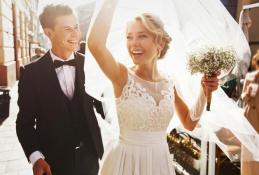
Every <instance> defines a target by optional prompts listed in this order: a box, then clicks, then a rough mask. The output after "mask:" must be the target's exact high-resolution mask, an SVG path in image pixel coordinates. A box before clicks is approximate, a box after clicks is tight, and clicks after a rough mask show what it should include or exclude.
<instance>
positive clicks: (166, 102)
mask: <svg viewBox="0 0 259 175" xmlns="http://www.w3.org/2000/svg"><path fill="white" fill-rule="evenodd" d="M134 76H135V75H132V74H131V73H129V74H128V80H127V83H126V85H125V86H124V88H123V91H122V94H121V96H120V97H119V98H117V99H116V106H117V113H118V118H119V124H120V127H121V128H127V129H130V130H135V131H163V130H166V128H167V126H168V124H169V122H170V120H171V118H172V116H173V106H174V105H173V103H174V95H173V94H174V93H173V82H172V81H171V80H170V79H168V81H167V82H158V85H157V83H155V84H154V85H155V86H157V88H156V93H159V96H160V97H161V98H160V99H159V100H158V102H156V100H155V98H154V97H153V96H152V95H151V94H150V93H149V92H148V90H149V89H148V87H147V86H144V85H143V82H141V81H140V80H139V79H136V77H134ZM156 95H158V94H156Z"/></svg>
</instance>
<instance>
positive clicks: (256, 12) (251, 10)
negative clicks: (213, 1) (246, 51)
mask: <svg viewBox="0 0 259 175" xmlns="http://www.w3.org/2000/svg"><path fill="white" fill-rule="evenodd" d="M221 2H222V3H223V4H224V5H225V7H226V8H227V10H228V11H229V12H230V14H231V15H232V16H233V18H235V19H236V21H237V22H238V23H239V22H240V15H241V12H242V10H247V11H248V12H247V14H246V15H248V16H246V17H245V18H246V20H247V18H249V20H251V21H250V22H249V23H250V24H249V28H248V37H247V38H248V41H249V45H250V48H251V52H252V55H253V54H254V53H255V52H256V50H257V49H259V0H221Z"/></svg>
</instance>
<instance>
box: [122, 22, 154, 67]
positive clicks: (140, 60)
mask: <svg viewBox="0 0 259 175" xmlns="http://www.w3.org/2000/svg"><path fill="white" fill-rule="evenodd" d="M127 48H128V52H129V54H130V56H131V58H132V60H133V62H134V64H137V65H143V64H149V63H152V62H153V61H154V59H156V58H157V56H158V44H156V43H155V37H154V35H153V34H152V33H151V32H149V31H148V30H147V29H146V28H145V26H144V25H143V24H142V22H141V21H139V20H136V21H133V22H131V23H129V25H128V28H127Z"/></svg>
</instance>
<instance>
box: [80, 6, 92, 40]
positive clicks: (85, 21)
mask: <svg viewBox="0 0 259 175" xmlns="http://www.w3.org/2000/svg"><path fill="white" fill-rule="evenodd" d="M94 9H95V1H93V2H88V3H85V4H82V5H80V6H79V7H77V8H76V13H77V15H78V20H79V25H80V30H81V40H85V39H86V34H87V31H88V28H89V25H90V21H91V18H92V15H93V12H94Z"/></svg>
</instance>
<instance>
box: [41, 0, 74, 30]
mask: <svg viewBox="0 0 259 175" xmlns="http://www.w3.org/2000/svg"><path fill="white" fill-rule="evenodd" d="M70 14H73V10H72V8H71V7H69V6H68V5H64V4H56V5H54V4H50V5H47V6H45V7H44V9H43V12H42V13H41V14H40V16H39V19H40V24H41V26H42V28H43V29H44V28H51V29H53V28H54V26H55V21H56V19H57V17H60V16H66V15H70Z"/></svg>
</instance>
